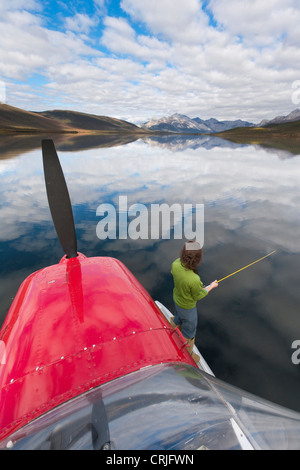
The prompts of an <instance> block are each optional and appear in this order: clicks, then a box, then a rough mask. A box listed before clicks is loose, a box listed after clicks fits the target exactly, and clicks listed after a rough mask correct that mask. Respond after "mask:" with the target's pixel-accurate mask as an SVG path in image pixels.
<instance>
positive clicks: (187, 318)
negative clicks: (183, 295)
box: [173, 302, 198, 339]
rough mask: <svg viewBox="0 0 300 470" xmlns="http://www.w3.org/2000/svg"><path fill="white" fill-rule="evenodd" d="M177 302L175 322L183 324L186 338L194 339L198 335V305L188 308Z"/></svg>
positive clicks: (182, 330) (183, 332)
mask: <svg viewBox="0 0 300 470" xmlns="http://www.w3.org/2000/svg"><path fill="white" fill-rule="evenodd" d="M174 304H175V316H174V318H173V322H174V323H176V325H181V327H182V329H181V332H182V334H183V336H184V337H185V338H189V339H192V338H194V337H195V336H196V329H197V322H198V314H197V307H194V308H191V309H187V308H181V307H179V306H178V305H177V304H176V302H174Z"/></svg>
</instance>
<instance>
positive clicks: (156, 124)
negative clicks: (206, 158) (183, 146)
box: [141, 109, 300, 134]
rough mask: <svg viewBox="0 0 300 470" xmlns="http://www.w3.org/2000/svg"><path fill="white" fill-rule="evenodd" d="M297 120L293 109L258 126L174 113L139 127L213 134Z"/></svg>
mask: <svg viewBox="0 0 300 470" xmlns="http://www.w3.org/2000/svg"><path fill="white" fill-rule="evenodd" d="M298 120H300V109H295V110H294V111H292V112H291V113H290V114H288V115H287V116H277V117H275V118H274V119H271V120H263V121H261V122H260V123H259V124H254V123H252V122H248V121H242V120H241V119H237V120H235V121H218V120H217V119H214V118H211V119H207V120H203V119H200V118H199V117H196V118H190V117H188V116H185V115H184V114H178V113H175V114H172V116H169V117H163V118H161V119H151V120H150V121H148V122H146V123H144V124H142V126H141V127H142V128H145V129H148V130H152V131H160V132H180V133H187V134H190V133H195V134H199V133H203V134H211V133H213V134H215V133H218V132H225V131H227V130H230V129H235V128H237V127H238V128H242V127H266V126H269V125H273V124H284V123H288V122H294V121H298Z"/></svg>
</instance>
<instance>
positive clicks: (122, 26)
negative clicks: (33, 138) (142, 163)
mask: <svg viewBox="0 0 300 470" xmlns="http://www.w3.org/2000/svg"><path fill="white" fill-rule="evenodd" d="M299 24H300V4H299V1H298V0H268V2H262V1H261V0H202V1H201V0H184V1H182V0H147V1H141V0H120V1H113V0H75V1H73V2H66V1H63V0H43V1H42V0H1V2H0V31H1V46H0V101H2V102H6V103H7V104H10V105H12V106H17V107H21V108H24V109H27V110H33V111H41V110H46V109H56V108H60V109H73V110H77V111H83V112H90V113H95V114H101V115H107V116H112V117H117V118H122V119H126V120H128V121H131V122H136V123H140V122H144V121H147V120H149V119H151V118H160V117H163V116H167V115H171V114H173V113H176V112H177V113H182V114H187V115H188V116H190V117H197V116H198V117H201V118H203V119H209V118H210V117H215V118H218V119H238V118H241V119H247V120H250V121H252V122H259V121H260V120H261V119H265V118H267V119H268V118H272V117H274V116H276V115H278V114H288V113H289V112H290V111H292V110H293V109H295V108H297V107H298V106H297V105H298V104H299V103H298V101H299V99H298V97H299V93H298V94H296V92H297V91H298V90H297V88H300V48H299V45H300V28H299ZM296 96H297V99H296V98H295V97H296Z"/></svg>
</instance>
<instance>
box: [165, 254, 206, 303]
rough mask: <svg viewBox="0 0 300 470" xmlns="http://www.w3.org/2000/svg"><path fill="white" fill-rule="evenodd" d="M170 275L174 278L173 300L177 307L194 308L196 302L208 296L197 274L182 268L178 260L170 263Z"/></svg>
mask: <svg viewBox="0 0 300 470" xmlns="http://www.w3.org/2000/svg"><path fill="white" fill-rule="evenodd" d="M171 274H172V275H173V278H174V290H173V298H174V301H175V302H176V304H177V305H178V306H179V307H181V308H186V309H190V308H194V307H195V306H196V303H197V301H198V300H200V299H202V298H203V297H205V296H206V295H207V294H208V292H207V290H206V289H204V288H203V283H202V282H201V279H200V277H199V276H198V274H196V273H194V271H192V270H191V269H186V268H185V267H184V266H182V264H181V262H180V258H177V259H176V260H175V261H174V262H173V263H172V269H171Z"/></svg>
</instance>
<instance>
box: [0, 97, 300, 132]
mask: <svg viewBox="0 0 300 470" xmlns="http://www.w3.org/2000/svg"><path fill="white" fill-rule="evenodd" d="M295 121H300V109H295V110H294V111H292V112H291V113H290V114H288V115H287V116H277V117H275V118H274V119H272V120H270V121H267V120H264V121H261V122H260V123H259V124H253V123H251V122H248V121H242V120H240V119H238V120H233V121H218V120H217V119H214V118H211V119H207V120H203V119H201V118H199V117H196V118H190V117H188V116H186V115H184V114H178V113H176V114H173V115H172V116H169V117H164V118H161V119H152V120H150V121H148V122H146V123H144V124H142V125H140V126H137V125H135V124H132V123H130V122H128V121H124V120H120V119H115V118H111V117H107V116H98V115H94V114H87V113H81V112H77V111H70V110H53V111H44V112H32V111H25V110H23V109H19V108H15V107H13V106H9V105H7V104H3V103H0V133H1V134H8V133H16V132H17V133H25V134H26V133H27V134H30V133H40V132H46V133H49V132H54V133H97V134H99V133H100V134H101V133H104V134H129V135H132V134H137V135H138V134H150V133H152V134H160V133H171V134H172V133H181V134H218V133H226V132H230V131H232V130H235V129H236V130H238V129H240V131H245V132H246V131H247V129H248V131H249V132H250V131H251V130H253V128H254V129H257V128H267V127H268V126H275V125H276V126H278V125H281V124H285V125H288V124H291V123H293V122H295Z"/></svg>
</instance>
